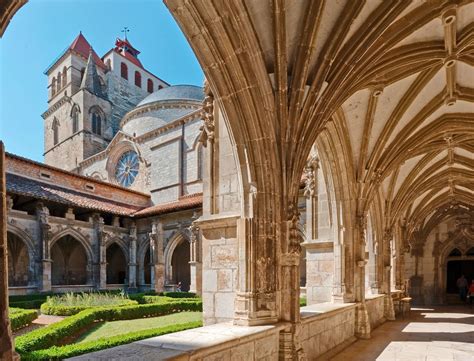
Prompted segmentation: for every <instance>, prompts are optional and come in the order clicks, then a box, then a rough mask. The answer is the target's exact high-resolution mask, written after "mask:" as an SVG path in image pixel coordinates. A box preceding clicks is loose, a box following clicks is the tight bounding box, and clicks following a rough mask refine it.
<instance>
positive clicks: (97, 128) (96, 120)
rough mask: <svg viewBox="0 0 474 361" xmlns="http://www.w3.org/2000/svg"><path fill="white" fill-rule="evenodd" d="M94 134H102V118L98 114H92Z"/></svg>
mask: <svg viewBox="0 0 474 361" xmlns="http://www.w3.org/2000/svg"><path fill="white" fill-rule="evenodd" d="M92 133H94V134H97V135H101V134H102V118H101V116H100V114H99V113H97V112H94V113H92Z"/></svg>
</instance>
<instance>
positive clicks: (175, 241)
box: [164, 231, 189, 282]
mask: <svg viewBox="0 0 474 361" xmlns="http://www.w3.org/2000/svg"><path fill="white" fill-rule="evenodd" d="M182 242H187V243H189V239H188V237H187V236H186V235H185V234H184V232H181V231H177V232H176V233H175V234H174V235H173V237H171V239H170V240H169V242H168V244H167V245H166V247H165V251H164V259H165V280H166V281H167V282H170V281H171V279H172V278H173V271H172V258H173V253H174V251H175V250H176V248H177V247H178V246H179V245H180V244H181V243H182ZM188 267H189V265H188Z"/></svg>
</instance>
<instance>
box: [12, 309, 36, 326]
mask: <svg viewBox="0 0 474 361" xmlns="http://www.w3.org/2000/svg"><path fill="white" fill-rule="evenodd" d="M37 317H38V314H37V312H36V311H35V310H23V309H20V308H10V309H9V319H10V324H11V328H12V330H13V331H15V330H18V329H20V328H23V327H25V326H27V325H29V324H30V323H31V321H33V320H35V319H36V318H37Z"/></svg>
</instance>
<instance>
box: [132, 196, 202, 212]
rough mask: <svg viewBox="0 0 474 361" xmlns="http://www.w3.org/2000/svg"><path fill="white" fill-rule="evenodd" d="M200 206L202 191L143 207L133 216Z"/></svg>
mask: <svg viewBox="0 0 474 361" xmlns="http://www.w3.org/2000/svg"><path fill="white" fill-rule="evenodd" d="M196 207H202V193H195V194H190V195H186V196H184V197H181V198H180V199H178V200H177V201H174V202H169V203H163V204H158V205H155V206H151V207H147V208H144V209H142V210H140V211H138V212H136V213H134V214H133V216H134V217H148V216H157V215H160V214H165V213H171V212H177V211H184V210H187V209H193V208H196Z"/></svg>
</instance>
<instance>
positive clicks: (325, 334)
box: [300, 303, 356, 360]
mask: <svg viewBox="0 0 474 361" xmlns="http://www.w3.org/2000/svg"><path fill="white" fill-rule="evenodd" d="M355 308H356V305H355V304H345V305H335V304H327V303H326V304H320V305H312V306H306V307H302V308H301V315H302V318H301V334H300V340H301V343H302V346H303V350H304V352H305V354H306V357H307V358H308V359H311V360H313V359H316V358H317V357H319V356H322V355H324V354H326V353H327V352H329V351H333V350H335V349H337V348H338V347H339V348H342V346H346V345H347V344H348V343H350V342H353V341H355V337H354V325H355Z"/></svg>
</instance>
